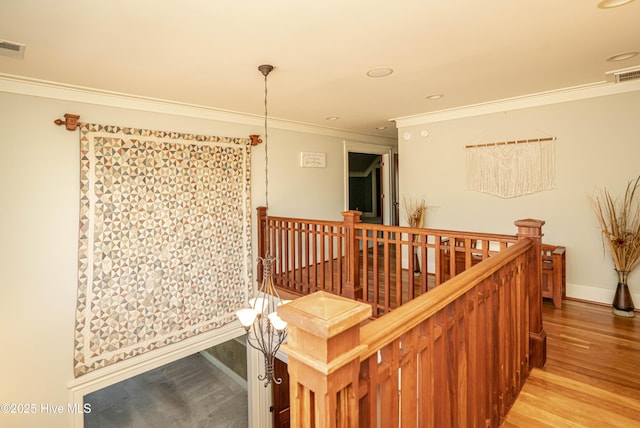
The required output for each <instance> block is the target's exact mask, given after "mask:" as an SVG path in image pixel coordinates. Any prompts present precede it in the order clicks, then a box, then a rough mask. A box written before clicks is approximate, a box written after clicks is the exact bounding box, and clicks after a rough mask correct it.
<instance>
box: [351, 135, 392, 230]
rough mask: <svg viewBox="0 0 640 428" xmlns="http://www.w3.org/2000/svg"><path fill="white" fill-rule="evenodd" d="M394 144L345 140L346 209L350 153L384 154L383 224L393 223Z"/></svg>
mask: <svg viewBox="0 0 640 428" xmlns="http://www.w3.org/2000/svg"><path fill="white" fill-rule="evenodd" d="M392 152H393V147H392V146H385V145H380V144H368V143H357V142H352V141H343V155H344V210H345V211H348V210H349V153H369V154H373V155H381V156H382V168H380V170H381V171H382V204H381V205H382V218H383V224H386V225H389V224H392V217H393V214H392V209H391V202H392V195H391V189H392V180H393V175H392V174H391V163H392Z"/></svg>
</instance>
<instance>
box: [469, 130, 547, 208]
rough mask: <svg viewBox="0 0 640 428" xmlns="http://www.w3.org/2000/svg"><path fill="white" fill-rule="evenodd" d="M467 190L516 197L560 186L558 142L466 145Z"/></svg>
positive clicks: (503, 196)
mask: <svg viewBox="0 0 640 428" xmlns="http://www.w3.org/2000/svg"><path fill="white" fill-rule="evenodd" d="M466 154H467V156H466V158H467V190H475V191H478V192H484V193H489V194H491V195H495V196H500V197H502V198H513V197H516V196H522V195H526V194H529V193H534V192H540V191H543V190H550V189H553V188H555V185H556V172H555V141H553V140H551V141H535V142H525V143H517V144H486V145H483V144H481V145H478V146H470V147H467V148H466Z"/></svg>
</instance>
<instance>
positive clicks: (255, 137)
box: [249, 134, 262, 146]
mask: <svg viewBox="0 0 640 428" xmlns="http://www.w3.org/2000/svg"><path fill="white" fill-rule="evenodd" d="M249 138H251V145H252V146H257V145H258V144H260V143H262V140H261V139H260V136H259V135H256V134H253V135H249Z"/></svg>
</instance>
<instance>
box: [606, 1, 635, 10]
mask: <svg viewBox="0 0 640 428" xmlns="http://www.w3.org/2000/svg"><path fill="white" fill-rule="evenodd" d="M632 1H633V0H602V1H601V2H600V3H598V7H599V8H600V9H611V8H612V7H618V6H624V5H625V4H628V3H631V2H632Z"/></svg>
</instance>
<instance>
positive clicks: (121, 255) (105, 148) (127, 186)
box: [67, 122, 252, 377]
mask: <svg viewBox="0 0 640 428" xmlns="http://www.w3.org/2000/svg"><path fill="white" fill-rule="evenodd" d="M67 125H68V122H67ZM80 125H81V126H80V146H81V148H80V149H81V150H80V154H81V161H80V180H81V181H80V186H81V188H80V235H79V239H80V241H79V279H78V298H77V310H76V328H75V354H74V360H75V361H74V372H75V376H76V377H77V376H81V375H83V374H86V373H88V372H90V371H92V370H96V369H99V368H102V367H105V366H107V365H109V364H113V363H115V362H118V361H122V360H124V359H127V358H131V357H135V356H137V355H140V354H143V353H145V352H148V351H151V350H153V349H157V348H160V347H162V346H166V345H169V344H173V343H176V342H179V341H181V340H184V339H187V338H189V337H192V336H195V335H197V334H200V333H203V332H206V331H209V330H212V329H215V328H218V327H221V326H223V325H225V324H226V323H228V322H230V321H232V320H234V319H235V311H236V309H238V308H239V307H241V306H243V305H245V304H246V301H247V299H248V297H249V292H250V291H251V289H252V287H251V285H252V267H251V266H252V262H251V216H250V207H251V202H250V158H251V157H250V148H251V142H250V140H249V139H248V138H247V139H244V138H225V137H214V136H198V135H190V134H181V133H174V132H163V131H151V130H140V129H132V128H122V127H117V126H104V125H94V124H84V123H83V124H80Z"/></svg>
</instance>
